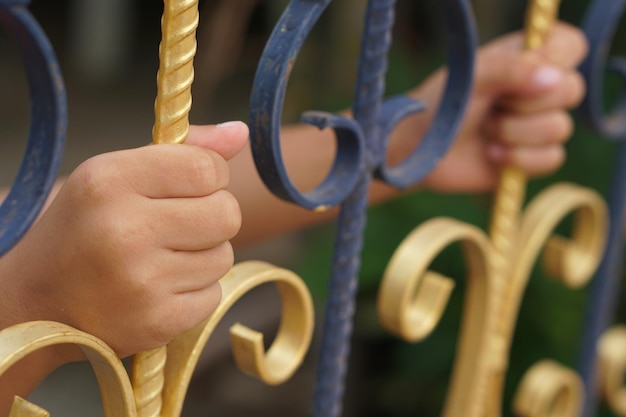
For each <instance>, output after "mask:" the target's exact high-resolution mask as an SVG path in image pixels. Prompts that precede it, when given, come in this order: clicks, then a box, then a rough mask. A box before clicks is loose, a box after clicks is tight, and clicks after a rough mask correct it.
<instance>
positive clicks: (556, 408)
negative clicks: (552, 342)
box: [513, 360, 583, 417]
mask: <svg viewBox="0 0 626 417" xmlns="http://www.w3.org/2000/svg"><path fill="white" fill-rule="evenodd" d="M582 404H583V384H582V381H581V380H580V378H579V376H578V375H577V374H576V373H575V372H574V371H572V370H571V369H567V368H565V367H564V366H563V365H561V364H559V363H557V362H554V361H549V360H544V361H541V362H538V363H536V364H535V365H533V366H532V368H530V369H529V370H528V372H526V374H525V375H524V378H523V379H522V381H521V382H520V387H519V390H518V392H517V393H516V395H515V398H514V399H513V410H514V411H515V414H516V415H518V416H520V417H544V416H550V417H578V416H579V415H580V411H581V410H582Z"/></svg>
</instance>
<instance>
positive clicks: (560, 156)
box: [487, 143, 565, 176]
mask: <svg viewBox="0 0 626 417" xmlns="http://www.w3.org/2000/svg"><path fill="white" fill-rule="evenodd" d="M487 155H488V157H489V158H490V159H491V160H492V161H493V162H494V163H497V164H499V165H502V166H515V167H518V168H520V169H522V170H523V171H524V172H526V174H528V175H531V176H537V175H545V174H549V173H551V172H553V171H554V170H555V169H556V168H558V167H559V166H561V165H562V164H563V162H564V161H565V150H564V149H563V147H562V146H560V145H547V146H537V147H530V146H517V147H513V146H506V145H503V144H500V143H496V144H492V145H491V146H490V147H488V148H487Z"/></svg>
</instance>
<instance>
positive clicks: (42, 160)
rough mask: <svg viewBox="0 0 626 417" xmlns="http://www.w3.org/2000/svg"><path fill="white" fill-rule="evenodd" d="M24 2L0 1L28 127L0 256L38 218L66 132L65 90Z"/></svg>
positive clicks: (4, 210) (4, 213)
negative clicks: (21, 73) (17, 58)
mask: <svg viewBox="0 0 626 417" xmlns="http://www.w3.org/2000/svg"><path fill="white" fill-rule="evenodd" d="M29 3H30V1H28V0H0V25H1V26H2V27H3V28H4V29H5V30H6V31H7V33H8V34H9V35H10V36H11V38H12V39H13V40H14V41H15V43H16V44H17V46H18V47H19V51H20V54H21V56H22V60H23V62H24V68H25V71H26V74H27V78H28V85H29V90H30V103H31V123H30V129H29V136H28V144H27V146H26V153H25V155H24V159H23V161H22V164H21V166H20V169H19V172H18V174H17V178H16V179H15V181H14V183H13V186H12V187H11V191H10V192H9V194H8V196H7V197H6V199H5V200H4V202H3V203H2V206H0V256H1V255H4V254H5V253H6V252H8V251H9V250H10V249H11V248H12V247H13V246H14V245H15V243H17V241H18V240H19V239H20V238H21V237H22V236H23V235H24V233H26V231H27V230H28V228H29V227H30V226H31V224H32V223H33V222H34V221H35V219H36V218H37V215H38V214H39V212H40V211H41V208H42V207H43V205H44V203H45V201H46V198H47V196H48V194H49V193H50V190H51V189H52V186H53V184H54V181H55V178H56V175H57V171H58V167H59V164H60V161H61V156H62V153H63V146H64V142H65V132H66V126H67V103H66V97H65V87H64V84H63V78H62V76H61V72H60V68H59V64H58V62H57V59H56V57H55V54H54V51H53V50H52V46H51V45H50V42H49V41H48V39H47V38H46V35H45V34H44V32H43V31H42V29H41V28H40V26H39V24H38V23H37V21H36V20H35V19H34V18H33V16H32V15H31V14H30V12H29V11H28V8H27V7H28V5H29Z"/></svg>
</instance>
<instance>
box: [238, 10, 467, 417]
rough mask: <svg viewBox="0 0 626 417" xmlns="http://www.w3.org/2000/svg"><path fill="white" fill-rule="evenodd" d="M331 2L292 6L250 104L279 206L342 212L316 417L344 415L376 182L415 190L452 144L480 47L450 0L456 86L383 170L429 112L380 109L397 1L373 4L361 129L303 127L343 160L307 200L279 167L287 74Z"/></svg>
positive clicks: (260, 155) (332, 121)
mask: <svg viewBox="0 0 626 417" xmlns="http://www.w3.org/2000/svg"><path fill="white" fill-rule="evenodd" d="M329 4H330V0H317V1H315V0H292V1H291V2H290V3H289V5H288V6H287V8H286V10H285V11H284V13H283V15H282V16H281V18H280V20H279V22H278V23H277V25H276V26H275V28H274V31H273V32H272V35H271V37H270V39H269V41H268V43H267V45H266V48H265V50H264V53H263V56H262V57H261V60H260V63H259V65H258V69H257V73H256V76H255V81H254V86H253V90H252V94H251V98H250V106H251V110H250V131H251V144H252V152H253V155H254V160H255V163H256V166H257V168H258V171H259V173H260V175H261V177H262V178H263V180H264V182H265V184H266V186H267V187H268V188H269V189H270V190H271V191H272V192H273V193H274V194H276V195H277V196H278V197H280V198H282V199H285V200H287V201H290V202H293V203H295V204H297V205H300V206H302V207H305V208H308V209H312V210H325V209H327V208H329V207H332V206H335V205H338V204H340V205H341V212H340V215H339V220H338V228H337V235H336V240H335V251H334V255H333V266H332V270H331V276H330V279H329V282H330V283H329V290H328V300H327V303H326V313H325V321H324V329H323V335H322V343H321V357H320V361H319V365H318V370H317V382H316V387H315V401H314V406H313V415H314V416H316V417H322V416H323V417H338V416H339V415H340V414H341V408H342V402H343V393H344V386H345V377H346V373H347V362H348V360H347V359H348V356H349V352H350V336H351V334H352V326H353V314H354V311H355V308H356V305H355V304H356V301H355V299H356V290H357V287H358V282H357V281H358V279H357V276H358V270H359V266H360V252H361V248H362V245H363V229H364V227H365V219H366V214H365V213H366V210H367V200H368V197H367V196H368V188H369V185H370V184H371V181H372V179H373V177H374V175H376V176H377V177H378V178H381V179H383V180H384V181H386V182H388V183H389V184H391V185H393V186H396V187H407V186H410V185H414V184H416V183H417V182H418V181H419V180H421V179H422V178H424V176H426V175H427V174H428V173H429V172H431V171H432V169H433V168H434V167H435V166H436V164H437V162H438V161H439V159H440V158H441V157H443V155H444V154H445V152H446V150H447V149H448V147H449V146H450V144H451V143H452V140H453V138H454V137H455V135H456V131H457V128H458V126H459V124H460V121H461V119H462V116H463V114H464V110H465V106H466V104H467V101H468V98H469V94H470V90H471V84H472V83H471V81H472V74H473V63H474V51H475V47H476V43H477V39H476V38H477V36H476V33H475V28H474V23H473V19H472V17H473V15H472V11H471V8H470V6H469V4H468V2H466V1H464V0H444V1H442V2H441V7H443V8H444V10H445V12H446V13H444V16H445V25H446V27H447V30H448V34H449V37H448V41H449V43H448V62H449V64H450V65H449V76H448V80H447V85H446V89H445V92H444V96H443V98H442V101H441V105H440V108H439V109H438V111H437V112H436V115H435V117H434V120H433V124H432V125H431V128H430V130H429V131H428V132H427V133H426V135H425V137H424V138H422V141H421V143H420V145H419V146H418V147H417V149H416V150H415V151H414V152H413V153H412V154H411V155H409V156H408V157H407V158H406V160H405V161H403V162H401V163H400V164H398V165H396V166H394V167H386V165H385V164H386V161H385V159H386V149H385V148H386V146H387V141H388V138H389V135H390V132H391V131H392V130H393V128H394V127H395V125H396V124H397V123H398V122H400V121H401V120H402V119H403V118H405V117H407V116H408V115H410V114H412V113H415V112H418V111H420V110H422V109H423V108H424V104H422V103H420V102H417V101H414V100H411V99H409V98H407V97H404V96H399V97H392V98H390V99H388V100H386V101H385V100H383V96H384V93H385V73H386V69H387V56H388V50H389V46H390V41H391V29H392V27H393V24H394V17H395V16H394V12H395V0H369V1H368V6H367V11H366V15H365V28H364V31H363V35H362V41H361V42H362V43H361V47H362V50H361V55H360V57H359V63H358V77H357V85H356V89H355V100H354V104H353V106H352V113H353V115H354V119H349V118H346V117H342V116H336V115H330V114H327V113H323V112H307V113H304V114H303V117H302V121H303V122H305V123H309V124H313V125H315V126H318V127H320V128H323V127H331V128H333V129H334V131H335V136H336V141H337V153H336V156H335V160H334V164H333V167H332V168H331V171H330V173H329V174H328V176H327V177H326V179H325V180H323V182H322V183H321V184H320V185H319V186H318V187H317V188H314V189H313V190H311V191H309V192H305V193H303V192H301V191H300V190H298V189H297V188H296V187H295V185H294V184H293V183H292V181H291V179H290V178H289V175H288V173H287V171H286V169H285V166H284V163H283V161H282V153H281V144H280V127H281V115H282V108H283V105H284V97H285V90H286V88H287V82H288V78H289V74H290V72H291V70H292V68H293V65H294V62H295V60H296V58H297V55H298V52H299V50H300V48H301V47H302V45H303V43H304V41H305V40H306V38H307V36H308V35H309V33H310V31H311V29H312V28H313V26H314V25H315V23H316V22H317V20H318V19H319V17H320V15H321V14H322V12H323V11H324V10H325V8H326V7H327V6H328V5H329Z"/></svg>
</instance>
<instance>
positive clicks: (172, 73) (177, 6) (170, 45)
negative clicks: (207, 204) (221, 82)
mask: <svg viewBox="0 0 626 417" xmlns="http://www.w3.org/2000/svg"><path fill="white" fill-rule="evenodd" d="M198 18H199V17H198V0H164V8H163V17H162V19H161V32H162V39H161V45H160V47H159V71H158V74H157V97H156V101H155V104H154V111H155V122H154V127H153V129H152V141H153V143H155V144H162V143H183V142H184V141H185V139H186V138H187V134H188V133H189V111H190V110H191V84H192V82H193V77H194V69H193V59H194V57H195V54H196V29H197V27H198ZM166 360H167V347H164V348H160V349H155V350H151V351H147V352H142V353H139V354H138V355H136V356H135V357H134V358H133V363H132V385H133V391H134V395H135V401H136V403H137V415H138V416H139V417H158V416H160V415H161V410H162V408H163V398H162V394H163V387H164V383H165V376H164V369H165V363H166Z"/></svg>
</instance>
